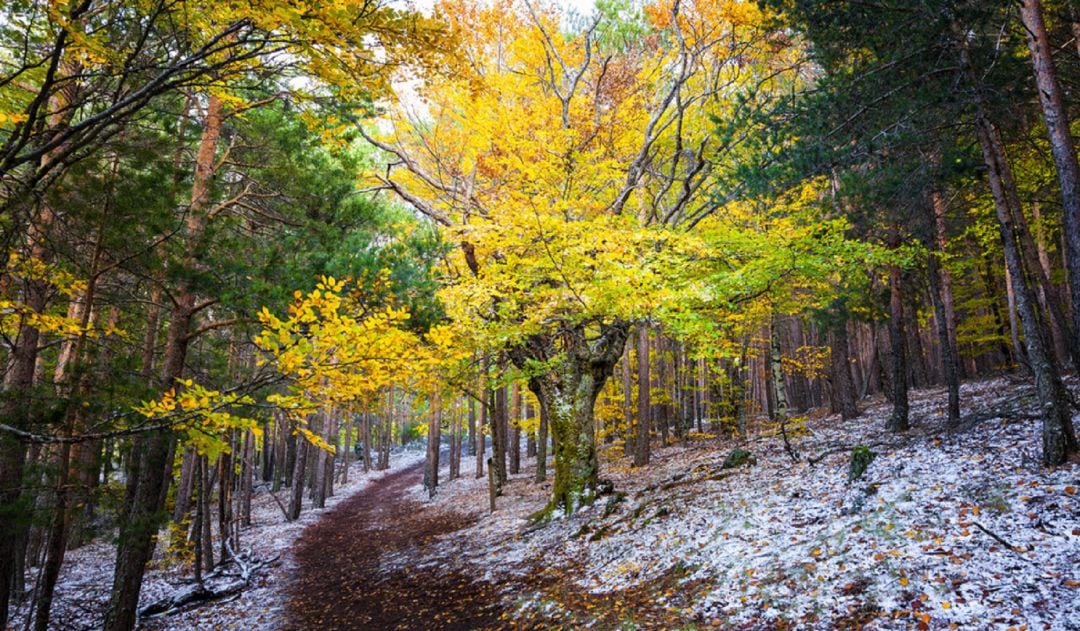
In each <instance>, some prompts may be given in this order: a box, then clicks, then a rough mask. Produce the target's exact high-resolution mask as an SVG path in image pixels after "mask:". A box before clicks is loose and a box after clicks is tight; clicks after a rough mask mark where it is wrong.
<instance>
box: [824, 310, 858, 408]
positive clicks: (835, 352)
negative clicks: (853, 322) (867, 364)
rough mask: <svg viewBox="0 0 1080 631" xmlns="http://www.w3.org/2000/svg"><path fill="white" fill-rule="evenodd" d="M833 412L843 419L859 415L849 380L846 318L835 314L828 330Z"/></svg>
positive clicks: (856, 394) (849, 363)
mask: <svg viewBox="0 0 1080 631" xmlns="http://www.w3.org/2000/svg"><path fill="white" fill-rule="evenodd" d="M829 347H830V349H829V350H830V351H831V352H830V364H829V366H830V368H831V371H830V372H831V375H830V377H831V383H832V395H833V396H832V400H833V412H834V413H836V412H839V413H840V417H841V418H843V419H844V420H845V421H847V420H850V419H853V418H855V417H857V416H859V404H858V398H857V397H858V393H857V392H856V391H855V384H854V383H853V382H852V380H851V362H850V361H849V351H848V331H847V320H846V319H845V318H843V317H840V316H839V315H838V316H837V320H836V321H835V322H833V324H832V326H831V327H830V331H829Z"/></svg>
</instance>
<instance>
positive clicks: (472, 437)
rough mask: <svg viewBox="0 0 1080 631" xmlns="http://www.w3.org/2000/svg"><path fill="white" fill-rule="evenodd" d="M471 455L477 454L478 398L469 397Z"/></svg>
mask: <svg viewBox="0 0 1080 631" xmlns="http://www.w3.org/2000/svg"><path fill="white" fill-rule="evenodd" d="M469 455H470V456H475V455H476V399H474V398H472V397H469Z"/></svg>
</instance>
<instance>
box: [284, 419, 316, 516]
mask: <svg viewBox="0 0 1080 631" xmlns="http://www.w3.org/2000/svg"><path fill="white" fill-rule="evenodd" d="M312 448H313V447H311V446H310V445H309V444H308V441H307V440H306V439H304V438H302V437H300V436H297V437H296V462H295V464H293V472H292V491H291V495H290V499H289V514H288V515H287V517H288V518H289V521H296V520H297V519H300V510H301V509H302V508H303V505H304V472H305V469H306V465H307V455H308V450H309V449H312Z"/></svg>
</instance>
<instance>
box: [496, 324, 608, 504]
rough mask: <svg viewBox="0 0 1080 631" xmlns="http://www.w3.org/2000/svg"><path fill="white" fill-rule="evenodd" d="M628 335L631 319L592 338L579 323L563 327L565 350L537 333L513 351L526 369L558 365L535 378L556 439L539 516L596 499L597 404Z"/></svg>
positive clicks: (605, 327)
mask: <svg viewBox="0 0 1080 631" xmlns="http://www.w3.org/2000/svg"><path fill="white" fill-rule="evenodd" d="M628 334H629V327H628V325H626V324H625V323H622V322H617V323H613V324H605V325H602V326H601V327H600V332H599V334H598V335H597V336H595V337H594V338H593V341H591V342H590V341H589V338H587V337H586V335H585V329H584V327H583V326H580V325H579V326H574V327H567V328H566V329H564V330H563V331H562V332H561V334H560V336H559V337H560V340H559V341H560V343H561V345H562V346H563V348H561V349H557V348H556V347H555V343H554V342H553V341H552V340H551V339H550V338H548V337H546V336H533V337H531V338H529V339H528V340H527V341H526V342H525V343H524V344H523V345H522V346H518V347H515V348H513V349H511V350H510V357H511V359H512V360H513V362H514V364H515V365H516V366H517V367H518V368H522V369H524V368H525V367H526V366H528V365H530V364H531V363H532V362H535V361H540V362H544V363H545V364H547V365H552V364H551V363H549V362H555V363H556V364H557V365H555V366H553V367H552V368H551V369H550V370H549V372H547V373H544V374H541V375H537V376H535V377H533V378H532V379H530V381H529V384H530V388H534V390H533V393H534V394H535V395H536V398H537V400H538V401H540V405H541V414H543V407H544V406H546V407H547V411H548V414H549V417H548V422H549V429H550V431H551V433H552V437H553V438H554V440H555V445H554V451H555V480H554V482H553V484H552V496H551V500H550V502H549V503H548V505H547V507H545V508H544V510H542V511H540V512H539V513H537V514H536V515H535V516H534V518H536V519H546V518H550V517H551V516H552V515H553V514H554V513H556V512H561V513H564V514H567V515H569V514H571V513H573V512H575V511H576V510H577V509H578V508H580V507H581V506H584V505H587V504H591V503H592V502H593V500H594V499H595V498H596V485H597V481H598V479H599V462H598V460H597V455H596V427H595V421H594V417H593V407H594V405H595V403H596V397H597V396H598V395H599V394H600V391H601V390H602V389H603V387H604V384H605V383H606V381H607V379H608V378H609V377H610V376H611V372H612V369H613V368H614V366H615V363H616V362H617V361H618V359H619V356H620V355H622V350H623V346H624V345H625V343H626V338H627V336H628ZM556 358H558V360H557V361H555V359H556Z"/></svg>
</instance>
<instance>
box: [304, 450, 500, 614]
mask: <svg viewBox="0 0 1080 631" xmlns="http://www.w3.org/2000/svg"><path fill="white" fill-rule="evenodd" d="M422 477H423V464H422V463H421V464H419V465H416V466H413V467H409V468H407V469H404V470H402V471H399V472H396V473H392V474H389V475H387V476H386V477H384V478H382V479H381V480H378V481H377V482H374V483H372V484H371V485H369V486H368V487H367V488H365V489H364V490H363V491H362V492H360V493H358V494H356V495H355V496H354V497H351V498H349V499H347V500H345V501H343V502H342V503H341V504H339V505H338V506H337V507H336V508H335V509H334V510H333V511H332V512H331V513H330V514H328V515H326V517H325V518H324V519H321V520H319V521H318V522H317V523H315V524H313V525H311V526H310V527H308V528H307V529H306V530H305V531H304V533H303V534H302V535H301V536H300V539H299V541H298V542H297V544H296V566H297V569H296V572H295V574H294V577H293V579H292V583H291V585H290V586H289V587H288V589H287V594H288V605H287V621H286V623H285V624H284V625H283V626H284V628H286V629H315V628H318V629H387V630H389V629H400V630H405V629H446V630H449V629H478V628H484V627H489V626H494V625H495V623H496V621H497V620H498V618H499V612H500V609H501V605H500V598H499V595H498V593H497V590H496V588H495V586H493V585H491V584H490V583H486V582H482V581H475V580H473V579H472V578H470V577H469V576H468V575H466V574H464V573H461V572H459V571H455V570H452V569H448V568H450V567H452V566H453V563H451V562H450V560H449V559H442V558H440V557H439V556H438V555H437V554H432V553H431V551H429V550H426V549H425V548H427V547H429V544H430V543H431V542H432V541H433V540H434V539H435V538H437V537H438V536H440V535H444V534H446V533H449V532H453V531H455V530H459V529H461V528H464V527H466V526H467V525H469V521H470V520H469V519H467V518H461V519H454V518H447V517H446V516H445V515H432V514H431V513H430V512H429V511H424V509H423V506H422V505H421V504H420V503H419V502H417V501H416V500H414V499H411V498H410V497H409V489H410V488H411V487H414V486H416V485H418V484H420V483H421V480H422ZM419 557H423V558H424V561H425V562H424V563H423V565H422V566H416V565H415V564H412V563H410V562H409V561H408V559H415V558H419ZM398 559H404V560H405V561H406V562H405V563H397V562H396V560H398Z"/></svg>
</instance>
